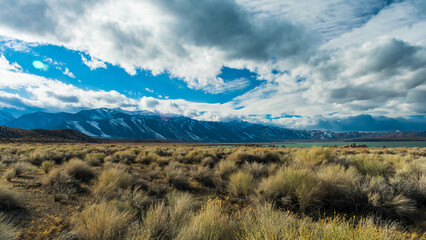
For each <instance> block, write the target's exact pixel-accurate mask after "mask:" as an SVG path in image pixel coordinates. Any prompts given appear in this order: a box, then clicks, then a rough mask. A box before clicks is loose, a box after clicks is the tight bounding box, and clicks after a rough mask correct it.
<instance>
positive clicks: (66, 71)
mask: <svg viewBox="0 0 426 240" xmlns="http://www.w3.org/2000/svg"><path fill="white" fill-rule="evenodd" d="M63 74H65V75H67V76H68V77H70V78H75V76H74V74H73V73H72V72H70V70H69V69H68V68H67V67H66V68H65V70H64V72H63Z"/></svg>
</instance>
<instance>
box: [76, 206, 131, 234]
mask: <svg viewBox="0 0 426 240" xmlns="http://www.w3.org/2000/svg"><path fill="white" fill-rule="evenodd" d="M132 218H133V216H132V214H130V213H129V212H127V211H119V210H118V209H117V207H116V206H115V205H113V204H111V203H107V202H102V203H99V204H94V205H91V206H90V207H88V208H86V209H84V210H83V211H82V212H81V213H78V214H76V215H75V216H73V218H72V220H71V223H72V225H73V229H74V231H76V232H77V234H78V236H79V239H82V240H104V239H117V240H120V239H124V238H125V236H126V233H127V231H128V228H129V225H130V221H131V220H132Z"/></svg>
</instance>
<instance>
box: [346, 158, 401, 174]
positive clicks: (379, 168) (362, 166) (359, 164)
mask: <svg viewBox="0 0 426 240" xmlns="http://www.w3.org/2000/svg"><path fill="white" fill-rule="evenodd" d="M354 161H355V167H356V168H357V169H358V171H359V172H360V173H361V174H363V175H369V176H387V175H391V174H393V169H392V168H391V167H390V166H387V165H386V164H385V163H384V162H383V161H382V160H381V159H380V157H379V156H378V155H366V154H360V155H356V158H355V159H354Z"/></svg>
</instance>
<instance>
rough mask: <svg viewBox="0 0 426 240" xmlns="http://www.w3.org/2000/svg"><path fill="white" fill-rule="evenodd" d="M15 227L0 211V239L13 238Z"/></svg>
mask: <svg viewBox="0 0 426 240" xmlns="http://www.w3.org/2000/svg"><path fill="white" fill-rule="evenodd" d="M16 231H17V229H16V227H14V226H13V225H12V224H10V223H9V221H8V220H7V219H6V217H5V216H4V215H3V214H2V213H0V239H2V240H12V239H14V238H15V234H16Z"/></svg>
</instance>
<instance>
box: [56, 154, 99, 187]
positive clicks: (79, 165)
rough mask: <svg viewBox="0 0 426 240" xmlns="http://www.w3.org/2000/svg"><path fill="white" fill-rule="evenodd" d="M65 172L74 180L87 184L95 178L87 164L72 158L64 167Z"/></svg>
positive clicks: (93, 172)
mask: <svg viewBox="0 0 426 240" xmlns="http://www.w3.org/2000/svg"><path fill="white" fill-rule="evenodd" d="M64 170H65V172H66V173H67V174H68V175H70V176H71V177H73V178H74V179H77V180H81V181H83V182H88V181H90V180H91V179H93V178H94V177H95V176H96V173H95V171H94V170H93V169H92V168H91V167H90V166H89V164H88V163H87V162H83V161H82V160H80V159H77V158H73V159H71V160H69V162H67V163H66V164H65V165H64Z"/></svg>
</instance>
